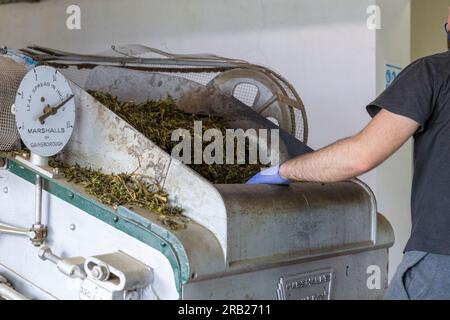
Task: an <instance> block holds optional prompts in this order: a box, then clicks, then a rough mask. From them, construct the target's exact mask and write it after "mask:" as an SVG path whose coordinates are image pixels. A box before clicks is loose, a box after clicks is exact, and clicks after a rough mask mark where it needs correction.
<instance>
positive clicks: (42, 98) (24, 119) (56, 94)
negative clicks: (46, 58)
mask: <svg viewBox="0 0 450 320" xmlns="http://www.w3.org/2000/svg"><path fill="white" fill-rule="evenodd" d="M15 114H16V125H17V129H18V131H19V134H20V137H21V138H22V141H23V143H24V144H25V145H26V146H27V148H28V149H29V150H30V151H31V152H32V153H34V154H36V155H38V156H41V157H50V156H53V155H55V154H57V153H58V152H60V151H61V150H62V149H63V148H64V146H65V145H66V144H67V142H68V141H69V139H70V137H71V135H72V132H73V128H74V122H75V99H74V95H73V92H72V90H71V88H70V85H69V82H68V81H67V79H66V78H65V77H64V76H63V75H62V74H61V73H60V72H59V71H57V70H56V69H54V68H51V67H48V66H39V67H36V68H34V69H32V70H31V71H29V72H28V73H27V74H26V75H25V77H24V78H23V80H22V82H21V84H20V86H19V89H18V91H17V96H16V101H15Z"/></svg>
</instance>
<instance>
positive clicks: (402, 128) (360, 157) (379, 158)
mask: <svg viewBox="0 0 450 320" xmlns="http://www.w3.org/2000/svg"><path fill="white" fill-rule="evenodd" d="M418 129H419V124H418V123H417V122H415V121H414V120H412V119H410V118H407V117H404V116H400V115H397V114H395V113H392V112H389V111H387V110H385V109H382V110H381V111H380V112H379V113H378V114H377V115H376V116H375V117H374V118H373V119H372V121H371V122H370V123H369V124H368V125H367V127H366V128H364V130H362V131H361V132H360V133H359V134H357V135H355V136H353V137H351V138H347V139H343V140H340V141H338V142H336V143H334V144H332V145H330V146H328V147H325V148H323V149H321V150H318V151H316V152H313V153H310V154H307V155H304V156H300V157H297V158H294V159H292V160H289V161H287V162H286V163H284V164H283V165H282V166H281V167H280V175H281V176H282V177H283V178H286V179H289V180H292V181H311V182H337V181H342V180H346V179H350V178H354V177H357V176H359V175H361V174H364V173H366V172H368V171H370V170H372V169H374V168H375V167H377V166H378V165H380V164H381V163H382V162H384V161H385V160H386V159H387V158H389V157H390V156H391V155H392V154H393V153H394V152H395V151H397V150H398V149H399V148H400V147H401V146H402V145H403V144H404V143H405V142H406V141H408V139H409V138H410V137H411V136H412V135H413V134H414V133H415V132H416V131H417V130H418Z"/></svg>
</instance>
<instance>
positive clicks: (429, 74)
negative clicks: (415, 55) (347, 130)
mask: <svg viewBox="0 0 450 320" xmlns="http://www.w3.org/2000/svg"><path fill="white" fill-rule="evenodd" d="M433 91H434V80H433V71H432V67H431V66H430V64H429V63H428V61H427V60H426V58H424V59H420V60H418V61H416V62H414V63H412V64H411V65H409V66H408V67H407V68H406V69H405V70H403V71H402V72H401V73H400V74H399V75H398V77H397V79H395V80H394V82H393V83H392V84H391V85H390V86H389V87H388V88H387V89H386V90H385V91H384V92H383V93H382V94H381V95H380V96H379V97H378V98H377V99H376V100H375V101H373V102H372V103H371V104H369V105H368V106H367V112H368V113H369V114H370V116H371V117H375V116H376V114H377V113H378V112H379V111H380V110H381V109H386V110H388V111H390V112H393V113H395V114H398V115H402V116H405V117H408V118H410V119H412V120H414V121H416V122H417V123H418V124H419V125H420V129H419V131H421V130H423V129H424V128H425V126H426V123H427V121H428V119H429V118H430V116H431V114H432V111H433V107H434V103H433V95H434V93H433Z"/></svg>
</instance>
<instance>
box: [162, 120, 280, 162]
mask: <svg viewBox="0 0 450 320" xmlns="http://www.w3.org/2000/svg"><path fill="white" fill-rule="evenodd" d="M269 131H270V134H269ZM171 140H172V141H174V142H179V143H178V144H177V145H176V146H175V147H174V148H173V149H172V153H171V155H172V157H173V158H175V159H178V160H180V161H181V162H183V163H184V164H208V165H211V164H230V165H231V164H258V163H260V164H262V165H276V164H278V162H279V129H271V130H268V129H260V130H258V131H257V130H255V129H248V130H246V131H244V130H243V129H226V132H225V137H224V134H223V132H222V131H221V130H219V129H208V130H206V131H205V132H203V124H202V121H194V130H193V135H191V132H190V131H189V130H186V129H177V130H174V131H173V132H172V136H171ZM180 140H181V141H180Z"/></svg>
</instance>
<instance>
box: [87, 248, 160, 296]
mask: <svg viewBox="0 0 450 320" xmlns="http://www.w3.org/2000/svg"><path fill="white" fill-rule="evenodd" d="M84 271H85V273H86V275H87V278H86V279H85V280H84V281H83V283H82V285H81V289H80V299H81V300H141V299H143V298H145V297H144V291H145V292H148V291H146V289H147V288H148V287H151V284H152V283H153V270H152V269H151V268H150V267H148V266H146V265H144V264H143V263H142V262H140V261H138V260H136V259H134V258H132V257H130V256H128V255H127V254H125V253H123V252H121V251H118V252H116V253H111V254H106V255H101V256H96V257H89V258H87V259H86V261H85V263H84Z"/></svg>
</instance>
